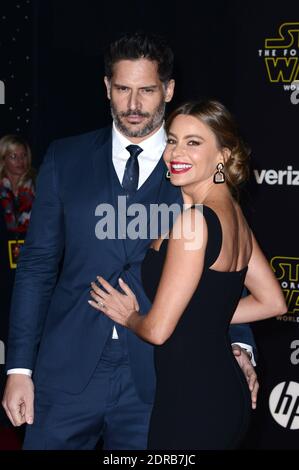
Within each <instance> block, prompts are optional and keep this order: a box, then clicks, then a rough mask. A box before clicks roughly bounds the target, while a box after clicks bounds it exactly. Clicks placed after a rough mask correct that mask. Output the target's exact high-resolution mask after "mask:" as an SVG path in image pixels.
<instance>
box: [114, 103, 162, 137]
mask: <svg viewBox="0 0 299 470" xmlns="http://www.w3.org/2000/svg"><path fill="white" fill-rule="evenodd" d="M165 106H166V105H165V102H164V101H161V103H160V104H159V106H158V107H157V108H156V110H155V111H154V113H153V114H150V113H142V112H141V111H138V110H136V111H131V110H129V111H126V112H120V113H118V112H117V110H116V108H115V106H114V105H113V102H112V100H111V101H110V108H111V115H112V118H113V121H114V122H115V125H116V127H117V129H118V130H119V131H120V132H121V133H122V134H124V135H125V136H126V137H146V136H147V135H149V134H151V133H152V132H153V131H154V130H155V129H158V128H159V127H160V126H161V124H162V122H163V119H164V114H165ZM128 116H142V117H145V118H150V120H149V121H148V122H147V123H146V124H145V125H144V126H143V127H141V128H139V129H136V130H133V129H129V128H128V127H127V126H125V125H124V124H123V122H122V120H121V118H122V117H128Z"/></svg>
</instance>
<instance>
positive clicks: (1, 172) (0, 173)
mask: <svg viewBox="0 0 299 470" xmlns="http://www.w3.org/2000/svg"><path fill="white" fill-rule="evenodd" d="M19 145H22V147H24V149H25V152H26V154H27V162H28V168H27V171H26V173H25V174H24V175H23V176H22V177H21V178H20V181H19V182H18V186H22V185H23V184H24V183H25V182H26V181H28V180H30V179H32V180H34V176H35V171H34V170H33V169H32V167H31V161H32V154H31V149H30V147H29V144H28V142H27V141H26V140H25V139H23V137H21V136H19V135H16V134H8V135H5V136H4V137H2V138H1V139H0V179H2V178H4V177H5V176H6V177H7V175H6V172H5V161H4V159H5V157H6V156H7V155H8V154H9V153H11V152H13V151H14V149H15V147H17V146H19Z"/></svg>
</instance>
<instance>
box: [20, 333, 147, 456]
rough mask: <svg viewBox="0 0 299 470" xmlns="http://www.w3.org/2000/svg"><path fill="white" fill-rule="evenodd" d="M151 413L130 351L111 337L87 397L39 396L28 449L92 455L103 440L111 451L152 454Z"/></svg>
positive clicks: (27, 439) (46, 393)
mask: <svg viewBox="0 0 299 470" xmlns="http://www.w3.org/2000/svg"><path fill="white" fill-rule="evenodd" d="M74 367H75V365H74ZM151 410H152V405H150V404H148V403H144V402H142V401H141V399H140V398H139V396H138V395H137V393H136V389H135V385H134V382H133V379H132V374H131V370H130V364H129V361H128V354H127V350H126V345H125V344H124V342H123V341H121V340H120V339H112V338H111V335H110V337H109V338H108V340H107V343H106V345H105V348H104V351H103V354H102V356H101V359H100V360H99V363H98V365H97V368H96V370H95V372H94V374H93V376H92V378H91V380H90V382H89V383H88V385H87V386H86V387H85V389H84V390H83V391H82V392H81V393H79V394H69V393H65V392H62V391H57V390H49V389H41V388H40V389H37V390H36V394H35V418H34V423H33V424H32V425H27V429H26V434H25V441H24V446H23V448H24V449H27V450H29V449H53V450H56V449H63V450H75V449H82V450H84V449H87V450H88V449H94V448H95V446H96V444H97V443H98V441H99V440H100V439H102V441H103V449H107V450H108V449H109V450H110V449H111V450H117V449H119V450H125V449H127V450H138V449H146V446H147V434H148V427H149V420H150V414H151Z"/></svg>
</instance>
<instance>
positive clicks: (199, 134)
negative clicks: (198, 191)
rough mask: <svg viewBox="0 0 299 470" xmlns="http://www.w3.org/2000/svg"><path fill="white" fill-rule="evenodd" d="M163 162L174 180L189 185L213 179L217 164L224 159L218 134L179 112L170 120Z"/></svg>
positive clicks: (177, 184)
mask: <svg viewBox="0 0 299 470" xmlns="http://www.w3.org/2000/svg"><path fill="white" fill-rule="evenodd" d="M164 161H165V163H166V165H167V167H168V169H169V171H170V175H171V183H172V184H174V185H175V186H187V185H190V184H191V185H192V184H197V183H200V182H205V181H207V182H208V181H209V180H210V181H212V179H213V176H214V173H215V171H216V166H217V164H218V163H219V162H223V157H222V155H221V152H220V150H219V148H218V147H217V141H216V137H215V134H214V133H213V132H212V131H211V129H210V128H209V127H208V126H207V125H206V124H204V123H203V122H202V121H200V120H199V119H198V118H196V117H194V116H188V115H184V114H179V115H178V116H176V117H175V118H174V120H173V121H172V123H171V126H170V129H169V132H168V139H167V146H166V148H165V151H164Z"/></svg>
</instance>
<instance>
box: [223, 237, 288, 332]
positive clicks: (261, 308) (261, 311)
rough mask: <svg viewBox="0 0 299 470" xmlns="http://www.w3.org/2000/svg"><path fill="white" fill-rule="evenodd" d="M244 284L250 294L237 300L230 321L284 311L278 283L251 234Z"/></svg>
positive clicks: (246, 320) (261, 316)
mask: <svg viewBox="0 0 299 470" xmlns="http://www.w3.org/2000/svg"><path fill="white" fill-rule="evenodd" d="M245 286H246V287H247V289H248V290H249V291H250V295H248V296H247V297H243V298H242V299H241V300H240V301H239V304H238V306H237V308H236V311H235V313H234V316H233V318H232V321H231V323H247V322H253V321H257V320H265V319H266V318H270V317H274V316H276V315H282V314H284V313H286V311H287V306H286V303H285V299H284V295H283V293H282V290H281V288H280V285H279V283H278V281H277V279H276V277H275V275H274V273H273V271H272V269H271V267H270V265H269V263H268V261H267V259H266V258H265V256H264V254H263V253H262V251H261V249H260V247H259V245H258V243H257V241H256V239H255V237H254V236H253V234H252V254H251V257H250V260H249V264H248V271H247V274H246V278H245Z"/></svg>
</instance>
